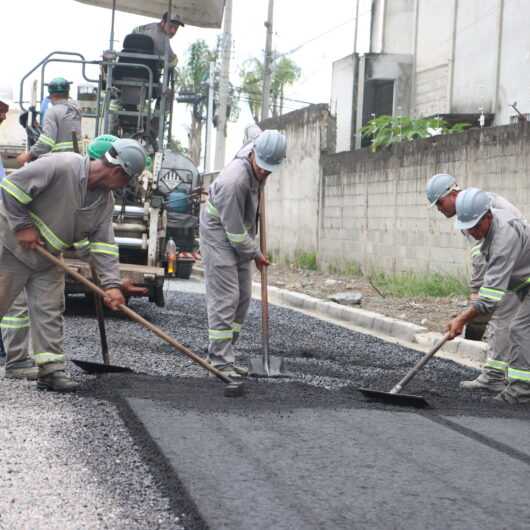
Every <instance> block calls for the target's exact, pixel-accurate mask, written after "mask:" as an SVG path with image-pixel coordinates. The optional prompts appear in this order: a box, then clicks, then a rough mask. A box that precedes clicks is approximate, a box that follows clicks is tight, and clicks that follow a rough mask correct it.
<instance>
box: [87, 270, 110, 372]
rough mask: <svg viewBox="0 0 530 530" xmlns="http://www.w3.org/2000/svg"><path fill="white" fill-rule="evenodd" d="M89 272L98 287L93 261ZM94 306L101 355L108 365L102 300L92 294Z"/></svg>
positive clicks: (107, 347)
mask: <svg viewBox="0 0 530 530" xmlns="http://www.w3.org/2000/svg"><path fill="white" fill-rule="evenodd" d="M90 272H91V273H92V280H93V281H94V285H97V286H98V287H99V282H98V275H97V272H96V268H95V267H94V264H93V263H91V264H90ZM94 308H95V309H96V317H97V320H98V329H99V338H100V340H101V355H102V356H103V363H104V364H106V365H107V366H108V365H109V364H110V357H109V345H108V342H107V331H106V330H105V314H104V312H103V302H102V300H101V296H94Z"/></svg>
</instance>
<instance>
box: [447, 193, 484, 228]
mask: <svg viewBox="0 0 530 530" xmlns="http://www.w3.org/2000/svg"><path fill="white" fill-rule="evenodd" d="M490 209H491V197H490V195H488V194H487V193H486V192H485V191H482V190H479V189H478V188H466V189H465V190H464V191H461V192H460V193H459V194H458V197H457V199H456V221H455V227H456V228H457V229H458V230H469V229H470V228H473V227H474V226H476V225H477V224H478V223H479V221H480V220H481V219H482V218H483V217H484V216H485V215H486V214H487V213H488V212H489V211H490Z"/></svg>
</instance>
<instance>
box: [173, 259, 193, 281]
mask: <svg viewBox="0 0 530 530" xmlns="http://www.w3.org/2000/svg"><path fill="white" fill-rule="evenodd" d="M192 269H193V261H179V262H178V263H177V271H176V276H177V278H181V279H182V280H189V279H190V276H191V271H192Z"/></svg>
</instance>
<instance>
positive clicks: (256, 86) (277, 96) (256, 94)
mask: <svg viewBox="0 0 530 530" xmlns="http://www.w3.org/2000/svg"><path fill="white" fill-rule="evenodd" d="M263 68H264V67H263V63H262V62H261V61H260V60H259V59H257V58H255V57H254V58H253V59H249V60H248V61H246V62H245V63H244V64H243V69H242V71H241V93H243V94H245V95H246V96H247V102H248V105H249V108H250V112H251V113H252V116H253V117H254V120H255V121H256V122H258V121H260V116H259V115H260V111H261V101H262V87H263ZM300 75H301V69H300V67H299V66H298V65H297V64H296V63H295V62H294V61H293V60H292V59H289V58H288V57H285V56H283V57H282V56H278V55H277V56H276V59H274V60H273V63H272V80H271V110H272V115H273V116H278V115H279V114H282V113H283V102H284V90H285V87H286V86H289V85H292V84H294V83H295V82H296V81H298V79H300Z"/></svg>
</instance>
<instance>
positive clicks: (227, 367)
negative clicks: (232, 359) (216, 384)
mask: <svg viewBox="0 0 530 530" xmlns="http://www.w3.org/2000/svg"><path fill="white" fill-rule="evenodd" d="M214 368H217V370H219V371H220V372H222V373H223V374H224V375H226V376H227V377H230V379H239V378H241V377H247V376H248V369H247V368H245V367H243V366H239V365H237V364H235V363H225V364H217V365H215V364H214ZM210 374H211V375H213V374H212V373H211V372H210Z"/></svg>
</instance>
